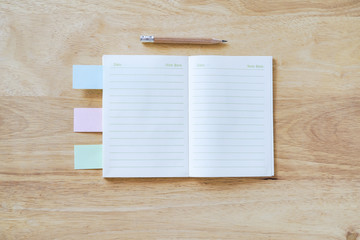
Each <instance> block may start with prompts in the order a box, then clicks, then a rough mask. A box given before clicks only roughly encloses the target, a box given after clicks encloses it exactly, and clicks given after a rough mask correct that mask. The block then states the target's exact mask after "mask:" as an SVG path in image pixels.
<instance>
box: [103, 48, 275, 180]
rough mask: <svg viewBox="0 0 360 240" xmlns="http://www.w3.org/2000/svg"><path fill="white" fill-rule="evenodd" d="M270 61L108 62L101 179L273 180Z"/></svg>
mask: <svg viewBox="0 0 360 240" xmlns="http://www.w3.org/2000/svg"><path fill="white" fill-rule="evenodd" d="M273 155H274V154H273V110H272V57H268V56H265V57H255V56H251V57H250V56H249V57H242V56H190V57H188V56H161V55H156V56H151V55H147V56H141V55H105V56H103V176H104V177H189V176H190V177H250V176H273V174H274V160H273Z"/></svg>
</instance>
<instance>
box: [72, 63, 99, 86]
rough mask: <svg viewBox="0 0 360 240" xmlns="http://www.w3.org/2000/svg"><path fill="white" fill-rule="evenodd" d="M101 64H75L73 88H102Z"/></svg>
mask: <svg viewBox="0 0 360 240" xmlns="http://www.w3.org/2000/svg"><path fill="white" fill-rule="evenodd" d="M102 77H103V75H102V66H101V65H74V66H73V88H75V89H102V88H103V87H102V86H103V84H102Z"/></svg>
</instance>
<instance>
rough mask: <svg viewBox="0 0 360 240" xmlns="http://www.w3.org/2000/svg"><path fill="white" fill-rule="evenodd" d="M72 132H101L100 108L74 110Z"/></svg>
mask: <svg viewBox="0 0 360 240" xmlns="http://www.w3.org/2000/svg"><path fill="white" fill-rule="evenodd" d="M74 132H102V108H74Z"/></svg>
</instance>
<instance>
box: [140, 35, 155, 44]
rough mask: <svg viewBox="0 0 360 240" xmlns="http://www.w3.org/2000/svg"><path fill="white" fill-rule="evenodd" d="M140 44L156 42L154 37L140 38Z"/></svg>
mask: <svg viewBox="0 0 360 240" xmlns="http://www.w3.org/2000/svg"><path fill="white" fill-rule="evenodd" d="M140 42H143V43H152V42H154V36H140Z"/></svg>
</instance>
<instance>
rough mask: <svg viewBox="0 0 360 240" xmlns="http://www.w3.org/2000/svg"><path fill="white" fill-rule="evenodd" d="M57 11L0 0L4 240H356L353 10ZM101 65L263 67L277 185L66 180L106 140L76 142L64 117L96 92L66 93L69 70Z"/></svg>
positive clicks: (0, 227)
mask: <svg viewBox="0 0 360 240" xmlns="http://www.w3.org/2000/svg"><path fill="white" fill-rule="evenodd" d="M53 2H55V1H53ZM56 2H57V3H56V4H55V3H52V2H50V1H45V0H43V1H14V0H13V1H3V0H2V1H0V51H1V52H0V87H1V88H0V201H1V209H0V239H174V238H179V239H184V238H185V239H189V238H190V239H209V238H215V239H257V240H259V239H260V240H261V239H279V240H283V239H326V240H329V239H348V240H350V239H351V240H354V239H360V236H359V237H358V233H360V2H359V1H358V0H354V1H351V0H349V1H338V0H330V1H323V0H309V1H301V0H294V1H289V2H287V1H285V0H277V1H245V0H241V1H235V0H234V1H211V0H209V1H205V0H203V1H166V0H153V1H149V2H146V1H130V0H128V1H110V0H104V1H95V0H92V1H81V0H76V1H66V0H59V1H56ZM141 34H158V35H163V36H164V35H167V36H169V35H170V36H179V37H181V36H183V37H185V36H195V37H218V38H223V39H227V40H229V44H226V45H223V46H184V45H174V46H173V45H171V46H170V45H143V44H140V43H139V40H138V38H139V36H140V35H141ZM103 54H167V55H203V54H213V55H272V56H273V57H274V132H275V133H274V138H275V172H276V173H275V175H276V176H275V177H274V178H268V179H261V178H180V179H179V178H166V179H160V178H155V179H154V178H153V179H103V178H102V172H101V170H74V169H73V168H74V159H73V158H74V156H73V146H74V145H75V144H101V141H102V139H101V134H98V133H73V108H76V107H101V105H102V99H101V97H102V92H101V90H75V89H72V65H74V64H85V65H86V64H90V65H91V64H96V65H100V64H101V56H102V55H103Z"/></svg>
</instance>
